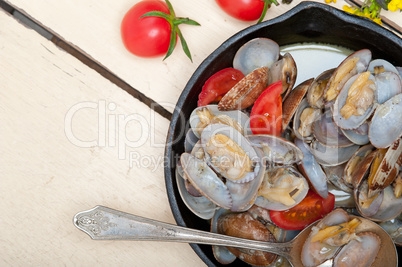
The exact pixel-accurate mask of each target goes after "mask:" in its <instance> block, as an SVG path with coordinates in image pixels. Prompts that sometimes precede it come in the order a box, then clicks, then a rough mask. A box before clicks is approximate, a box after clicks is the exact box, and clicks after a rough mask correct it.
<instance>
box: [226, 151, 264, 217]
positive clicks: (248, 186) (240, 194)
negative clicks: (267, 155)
mask: <svg viewBox="0 0 402 267" xmlns="http://www.w3.org/2000/svg"><path fill="white" fill-rule="evenodd" d="M255 151H256V152H257V154H258V157H259V158H260V159H262V158H263V157H264V154H263V152H262V151H261V150H260V149H256V150H255ZM259 166H260V168H259V172H258V174H257V176H256V178H255V179H253V180H251V181H250V182H247V183H234V182H232V181H230V180H227V181H226V186H227V187H228V189H229V192H230V195H231V196H232V200H233V204H232V207H231V209H230V210H231V211H235V212H240V211H246V210H248V209H249V208H250V207H251V206H252V205H253V204H254V202H255V199H256V198H257V194H258V189H259V188H260V186H261V183H262V180H263V179H264V174H265V165H264V164H262V162H259Z"/></svg>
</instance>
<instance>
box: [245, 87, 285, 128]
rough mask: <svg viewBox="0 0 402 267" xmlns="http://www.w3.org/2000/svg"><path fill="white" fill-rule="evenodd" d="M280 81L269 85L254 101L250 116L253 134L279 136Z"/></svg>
mask: <svg viewBox="0 0 402 267" xmlns="http://www.w3.org/2000/svg"><path fill="white" fill-rule="evenodd" d="M281 93H282V81H278V82H275V83H273V84H271V85H269V86H268V87H267V88H266V89H265V90H264V92H262V94H261V95H260V96H259V97H258V99H257V100H256V101H255V103H254V106H253V108H252V109H251V114H250V127H251V131H252V132H253V134H272V135H276V136H280V135H281V130H282V97H281Z"/></svg>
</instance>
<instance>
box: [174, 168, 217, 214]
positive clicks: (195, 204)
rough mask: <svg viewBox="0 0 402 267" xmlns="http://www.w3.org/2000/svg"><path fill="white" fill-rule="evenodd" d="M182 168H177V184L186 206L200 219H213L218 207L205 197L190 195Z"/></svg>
mask: <svg viewBox="0 0 402 267" xmlns="http://www.w3.org/2000/svg"><path fill="white" fill-rule="evenodd" d="M178 165H179V164H178ZM181 168H182V167H181V166H177V167H176V183H177V187H178V189H179V194H180V196H181V198H182V200H183V202H184V204H185V205H186V206H187V208H188V209H189V210H191V211H192V212H193V213H194V214H195V215H197V216H198V217H200V218H202V219H204V220H209V219H211V218H212V216H213V215H214V213H215V210H216V205H215V204H214V203H212V202H211V201H210V200H208V199H207V198H206V197H204V196H201V197H194V196H192V195H191V194H189V193H188V191H187V189H186V186H185V183H184V182H185V181H184V178H183V177H182V175H181V174H180V172H181V171H183V170H181V171H180V169H181Z"/></svg>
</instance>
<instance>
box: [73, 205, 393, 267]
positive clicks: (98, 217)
mask: <svg viewBox="0 0 402 267" xmlns="http://www.w3.org/2000/svg"><path fill="white" fill-rule="evenodd" d="M351 217H353V216H351ZM360 219H361V221H362V223H361V225H360V226H359V227H360V228H361V229H362V231H371V232H374V233H376V234H377V235H378V236H379V237H380V238H381V242H382V243H381V248H380V251H379V253H378V255H377V258H376V260H375V262H374V264H373V265H372V266H377V267H380V266H381V267H383V266H398V256H397V253H396V248H395V245H394V243H393V242H392V239H391V238H390V237H389V235H388V234H387V233H386V232H385V231H384V230H383V229H382V228H381V227H380V226H378V225H377V224H375V223H373V222H371V221H370V220H366V219H362V218H360ZM74 225H75V226H76V227H77V228H78V229H80V230H82V231H84V232H85V233H87V234H88V235H89V236H90V237H91V238H92V239H100V240H144V241H172V242H183V243H197V244H207V245H217V246H228V247H238V248H247V249H254V250H262V251H267V252H272V253H275V254H278V255H281V256H283V257H285V258H286V259H288V260H289V262H290V263H291V264H292V266H303V265H302V263H301V259H300V256H301V250H302V247H303V244H304V242H305V240H306V239H307V237H308V235H309V233H310V229H311V227H313V226H314V225H315V224H312V225H310V226H308V227H307V228H305V229H304V230H303V231H302V232H301V233H299V234H298V235H297V236H296V237H295V238H294V239H293V240H291V241H289V242H286V243H269V242H262V241H255V240H248V239H243V238H236V237H231V236H226V235H220V234H215V233H209V232H205V231H200V230H195V229H190V228H186V227H181V226H177V225H172V224H168V223H164V222H159V221H156V220H152V219H148V218H144V217H140V216H136V215H132V214H128V213H125V212H121V211H117V210H114V209H110V208H107V207H103V206H96V207H95V208H93V209H91V210H88V211H83V212H79V213H77V214H76V215H75V216H74ZM326 263H328V266H332V263H330V262H326ZM325 266H327V265H325Z"/></svg>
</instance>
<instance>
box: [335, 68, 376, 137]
mask: <svg viewBox="0 0 402 267" xmlns="http://www.w3.org/2000/svg"><path fill="white" fill-rule="evenodd" d="M376 90H377V88H376V84H375V79H374V76H372V75H371V74H370V72H368V71H367V72H363V73H360V74H357V75H354V76H353V77H351V78H350V79H349V80H348V81H347V82H346V83H345V85H344V87H343V89H342V91H341V92H340V93H339V95H338V97H337V98H336V101H335V103H334V105H333V119H334V122H335V123H336V125H338V126H339V127H340V128H342V129H345V130H350V129H356V128H358V127H359V126H360V125H362V124H363V123H365V122H366V121H367V119H368V118H369V117H370V115H371V114H372V113H373V112H374V110H375V108H376V103H377V99H376V93H375V91H376Z"/></svg>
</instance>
